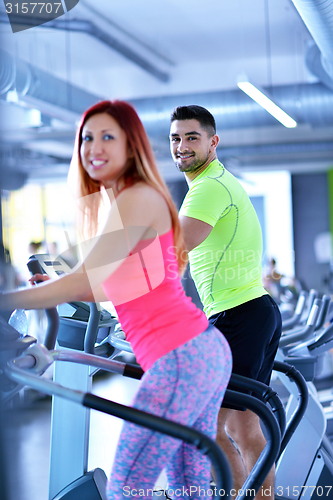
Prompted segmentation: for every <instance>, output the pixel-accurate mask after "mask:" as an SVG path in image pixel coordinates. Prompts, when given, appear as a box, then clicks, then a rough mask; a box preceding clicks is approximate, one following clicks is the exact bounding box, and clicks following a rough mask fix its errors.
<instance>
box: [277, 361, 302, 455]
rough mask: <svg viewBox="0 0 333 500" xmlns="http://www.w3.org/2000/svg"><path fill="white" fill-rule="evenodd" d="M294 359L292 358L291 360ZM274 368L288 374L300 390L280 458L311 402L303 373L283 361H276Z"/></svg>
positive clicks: (282, 444)
mask: <svg viewBox="0 0 333 500" xmlns="http://www.w3.org/2000/svg"><path fill="white" fill-rule="evenodd" d="M291 361H292V360H291ZM273 370H276V371H279V372H281V373H284V374H285V375H287V377H289V378H290V380H292V381H293V382H294V383H295V384H296V386H297V388H298V391H299V398H298V406H297V408H296V410H295V412H294V413H293V415H292V417H291V419H290V420H289V423H288V425H287V429H286V432H285V434H284V436H283V439H282V442H281V447H280V451H279V455H278V458H280V456H281V454H282V452H283V450H284V449H285V447H286V446H287V444H288V443H289V441H290V438H291V436H292V435H293V434H294V432H295V430H296V428H297V426H298V424H299V423H300V421H301V420H302V418H303V416H304V414H305V412H306V409H307V406H308V402H309V391H308V386H307V383H306V381H305V379H304V377H303V376H302V375H301V373H300V372H299V371H298V370H297V369H296V368H295V367H294V366H292V365H290V364H288V363H283V362H281V361H274V366H273Z"/></svg>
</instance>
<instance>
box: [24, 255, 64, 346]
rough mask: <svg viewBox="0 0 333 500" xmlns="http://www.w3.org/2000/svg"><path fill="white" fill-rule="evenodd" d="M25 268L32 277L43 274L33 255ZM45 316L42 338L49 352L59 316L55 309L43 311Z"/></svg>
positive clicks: (56, 333) (54, 341)
mask: <svg viewBox="0 0 333 500" xmlns="http://www.w3.org/2000/svg"><path fill="white" fill-rule="evenodd" d="M27 266H28V269H29V271H30V273H31V274H32V275H34V274H45V273H44V271H43V269H42V268H41V265H40V263H39V262H38V260H37V259H36V257H35V256H34V255H32V256H31V257H30V258H29V261H28V262H27ZM37 283H40V281H38V282H37ZM45 314H46V317H47V327H46V332H45V337H44V345H45V347H47V349H49V350H50V351H51V350H52V349H54V346H55V343H56V340H57V335H58V330H59V315H58V311H57V308H56V307H51V308H50V309H45Z"/></svg>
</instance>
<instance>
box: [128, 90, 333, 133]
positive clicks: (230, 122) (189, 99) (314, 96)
mask: <svg viewBox="0 0 333 500" xmlns="http://www.w3.org/2000/svg"><path fill="white" fill-rule="evenodd" d="M268 90H269V92H270V94H271V95H272V97H273V98H274V99H276V100H277V101H278V102H279V104H280V105H281V107H282V108H283V109H284V110H285V111H286V112H287V113H290V115H291V116H293V117H295V119H296V120H297V123H299V124H300V125H301V124H309V125H311V126H312V127H324V126H332V125H333V113H332V109H333V93H332V92H331V91H330V90H328V89H327V87H325V86H324V85H323V84H321V83H314V84H299V85H282V86H276V87H273V88H270V89H268ZM131 102H132V104H133V105H134V106H135V108H136V110H137V111H138V113H139V115H140V117H141V119H142V121H143V122H144V124H145V127H146V129H147V131H148V133H149V134H150V135H152V136H159V135H160V136H163V135H164V136H165V135H167V134H168V131H169V123H170V114H171V111H172V109H173V108H174V107H176V106H179V105H186V104H198V105H199V106H203V107H205V108H207V109H209V111H210V112H211V113H212V114H213V115H214V117H215V119H216V125H217V128H218V129H219V130H223V129H236V128H247V127H267V126H279V125H277V122H276V120H275V119H274V118H273V117H272V116H271V115H270V114H269V113H267V112H266V111H265V110H264V109H263V108H261V107H260V106H259V105H258V104H257V103H255V102H254V101H252V99H250V98H249V97H248V96H247V95H245V94H244V92H242V91H241V90H238V89H235V90H229V91H217V92H207V93H195V94H183V95H176V96H164V97H155V98H145V99H134V100H131Z"/></svg>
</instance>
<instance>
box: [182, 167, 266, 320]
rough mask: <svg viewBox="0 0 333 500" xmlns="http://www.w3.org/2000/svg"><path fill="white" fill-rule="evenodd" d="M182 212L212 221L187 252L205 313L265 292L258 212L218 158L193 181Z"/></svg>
mask: <svg viewBox="0 0 333 500" xmlns="http://www.w3.org/2000/svg"><path fill="white" fill-rule="evenodd" d="M180 215H185V216H187V217H192V218H194V219H199V220H202V221H204V222H206V223H207V224H210V225H211V226H213V229H212V231H211V233H210V235H209V236H208V237H207V238H206V239H205V240H204V241H203V242H202V243H201V244H200V245H199V246H197V247H196V248H194V249H193V250H192V251H191V252H189V261H190V270H191V275H192V277H193V280H194V282H195V285H196V287H197V290H198V293H199V296H200V299H201V302H202V303H203V306H204V311H205V313H206V315H207V316H208V317H209V316H211V315H212V314H216V313H218V312H221V311H225V310H227V309H231V308H232V307H236V306H238V305H240V304H243V303H245V302H248V301H249V300H252V299H255V298H258V297H261V296H262V295H264V294H266V293H267V292H266V290H265V289H264V288H263V285H262V279H261V258H262V234H261V227H260V224H259V220H258V217H257V214H256V212H255V210H254V208H253V205H252V203H251V201H250V199H249V197H248V195H247V193H246V191H245V190H244V189H243V187H242V186H241V184H240V183H239V182H238V181H237V179H236V178H235V177H234V176H233V175H232V174H231V173H230V172H228V171H227V170H226V169H225V168H224V166H223V165H222V164H221V163H220V162H219V161H218V160H214V161H213V162H212V163H211V164H210V165H209V166H208V167H207V168H206V169H205V170H204V171H203V172H202V173H201V174H200V175H198V176H197V177H196V178H195V179H194V180H193V181H192V182H191V184H190V188H189V191H188V193H187V195H186V197H185V199H184V202H183V204H182V206H181V208H180Z"/></svg>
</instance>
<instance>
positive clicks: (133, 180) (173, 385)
mask: <svg viewBox="0 0 333 500" xmlns="http://www.w3.org/2000/svg"><path fill="white" fill-rule="evenodd" d="M76 148H77V150H76V156H77V165H76V169H77V174H78V186H79V192H78V194H79V198H80V206H81V225H82V227H83V228H84V229H85V230H88V233H89V232H90V236H91V237H92V236H95V237H94V238H92V239H91V240H90V241H89V244H88V245H87V246H88V249H87V248H86V249H85V250H83V253H84V254H85V256H84V258H83V262H82V263H80V264H78V265H77V266H76V267H75V268H74V269H73V272H72V273H71V274H69V275H66V276H63V277H60V278H59V279H57V280H53V281H52V280H50V281H47V282H45V283H42V284H40V285H38V286H36V287H33V288H30V289H25V290H21V291H17V292H12V293H8V294H4V295H2V299H1V308H2V309H6V308H9V307H10V308H23V309H30V308H37V307H38V308H48V307H52V306H55V305H56V304H60V303H63V302H71V301H74V300H96V301H101V300H111V301H112V302H113V304H114V305H115V307H116V310H117V313H118V316H119V320H120V322H121V324H122V327H123V329H124V331H125V332H126V335H127V340H129V341H130V342H131V345H132V348H133V351H134V353H135V355H136V358H137V360H138V362H139V363H140V364H141V366H142V368H143V370H144V371H145V375H144V377H143V379H142V383H141V385H140V389H139V391H138V394H137V396H136V398H135V401H134V405H133V406H135V407H136V408H139V409H142V410H145V411H148V412H150V413H153V414H155V415H159V416H162V417H165V418H167V419H170V420H174V421H177V422H180V423H182V424H184V425H189V426H193V427H194V428H196V429H198V430H200V431H202V432H204V433H206V434H207V435H209V436H210V437H211V438H213V439H214V438H215V434H216V422H217V414H218V410H219V408H220V405H221V401H222V398H223V395H224V391H225V388H226V386H227V383H228V380H229V377H230V373H231V355H230V350H229V346H228V344H227V342H226V341H225V339H224V337H223V336H222V335H221V334H220V333H219V332H218V331H217V330H215V328H214V327H211V326H209V325H208V321H207V319H206V317H205V315H204V314H203V312H202V311H200V310H199V309H197V308H196V307H195V306H194V304H193V303H192V302H191V300H190V299H189V298H188V297H186V296H185V294H184V291H183V289H182V287H181V282H180V277H179V273H182V272H183V271H184V269H185V267H186V264H187V256H186V252H185V247H184V242H183V238H182V234H181V230H180V225H179V222H178V214H177V210H176V208H175V206H174V204H173V202H172V199H171V196H170V194H169V192H168V190H167V188H166V186H165V184H164V182H163V180H162V178H161V176H160V174H159V172H158V169H157V167H156V163H155V159H154V155H153V152H152V149H151V146H150V144H149V141H148V138H147V135H146V132H145V130H144V128H143V125H142V123H141V121H140V119H139V117H138V115H137V114H136V112H135V111H134V109H133V108H132V107H131V106H130V105H129V104H127V103H125V102H122V101H113V102H110V101H103V102H101V103H99V104H97V105H95V106H93V107H92V108H90V109H89V110H88V111H87V112H86V113H85V114H84V116H83V118H82V122H81V125H80V127H79V130H78V134H77V140H76ZM72 167H73V165H72ZM103 193H104V194H105V193H107V194H108V198H109V199H110V202H111V208H110V210H109V212H108V214H107V217H106V221H105V225H104V229H103V231H102V232H99V233H98V234H97V236H96V232H97V227H98V215H99V210H98V209H99V206H100V202H101V199H102V195H103ZM37 278H40V276H35V277H33V278H32V279H33V280H34V279H37ZM91 295H93V298H92V297H91ZM221 360H223V362H222V363H221ZM166 466H167V475H168V484H169V487H170V488H172V489H173V490H175V489H177V488H181V489H182V488H183V487H185V488H189V487H190V486H192V488H193V487H196V486H197V487H198V488H199V487H201V488H205V487H206V488H207V489H209V480H210V464H209V461H208V459H207V457H204V456H202V455H201V454H200V453H199V452H198V451H197V450H196V449H194V447H192V446H190V445H187V444H185V443H181V442H180V441H178V440H175V439H173V438H170V437H168V436H164V435H161V434H158V433H154V432H152V431H150V430H148V429H144V428H140V427H138V426H136V425H133V424H129V423H125V424H124V426H123V430H122V433H121V437H120V440H119V445H118V448H117V453H116V457H115V462H114V467H113V471H112V474H111V479H110V481H109V484H108V491H107V494H108V498H109V499H119V498H123V496H124V493H125V495H126V494H127V496H128V493H127V492H128V491H131V490H132V489H136V490H143V491H144V492H146V491H147V490H149V489H150V490H151V489H152V488H153V486H154V484H155V482H156V480H157V478H158V476H159V474H160V472H161V470H162V469H163V468H164V467H166ZM125 487H126V489H124V488H125ZM192 491H194V490H192ZM142 496H149V493H148V492H147V495H145V494H144V495H142Z"/></svg>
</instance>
